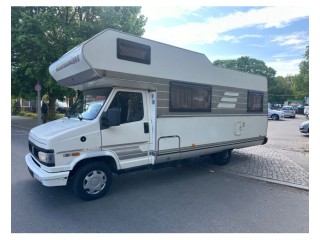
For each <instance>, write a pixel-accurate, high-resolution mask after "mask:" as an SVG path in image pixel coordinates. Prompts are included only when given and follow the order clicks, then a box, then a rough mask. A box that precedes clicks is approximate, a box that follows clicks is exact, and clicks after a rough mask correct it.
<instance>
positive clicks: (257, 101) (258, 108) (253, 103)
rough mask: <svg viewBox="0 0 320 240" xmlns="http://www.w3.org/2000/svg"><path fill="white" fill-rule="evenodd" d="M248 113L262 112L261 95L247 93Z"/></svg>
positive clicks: (258, 93)
mask: <svg viewBox="0 0 320 240" xmlns="http://www.w3.org/2000/svg"><path fill="white" fill-rule="evenodd" d="M247 111H248V112H262V111H263V93H262V92H253V91H248V104H247Z"/></svg>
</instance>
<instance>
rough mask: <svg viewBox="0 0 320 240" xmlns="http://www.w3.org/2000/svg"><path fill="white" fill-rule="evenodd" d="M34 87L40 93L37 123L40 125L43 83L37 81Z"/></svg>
mask: <svg viewBox="0 0 320 240" xmlns="http://www.w3.org/2000/svg"><path fill="white" fill-rule="evenodd" d="M34 89H35V90H36V91H37V93H38V97H37V106H38V107H37V116H38V117H37V123H38V125H40V124H41V99H40V98H41V85H40V83H39V82H37V84H36V85H35V86H34Z"/></svg>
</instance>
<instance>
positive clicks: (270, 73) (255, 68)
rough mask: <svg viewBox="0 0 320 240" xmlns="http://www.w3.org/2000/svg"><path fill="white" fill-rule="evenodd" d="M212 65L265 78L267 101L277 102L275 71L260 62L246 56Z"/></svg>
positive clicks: (217, 61)
mask: <svg viewBox="0 0 320 240" xmlns="http://www.w3.org/2000/svg"><path fill="white" fill-rule="evenodd" d="M213 65H215V66H220V67H224V68H229V69H235V70H240V71H244V72H247V73H253V74H258V75H261V76H265V77H266V78H267V80H268V100H269V101H270V102H277V101H278V99H277V84H276V77H275V76H276V70H274V69H273V68H271V67H268V66H267V65H266V64H265V63H264V62H263V61H262V60H257V59H254V58H250V57H247V56H246V57H240V58H237V59H236V60H216V61H214V62H213Z"/></svg>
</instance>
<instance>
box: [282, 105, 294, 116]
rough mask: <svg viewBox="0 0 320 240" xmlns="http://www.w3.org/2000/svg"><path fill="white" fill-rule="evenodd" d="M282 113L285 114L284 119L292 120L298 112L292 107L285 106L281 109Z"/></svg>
mask: <svg viewBox="0 0 320 240" xmlns="http://www.w3.org/2000/svg"><path fill="white" fill-rule="evenodd" d="M281 111H283V112H284V117H292V118H295V117H296V112H295V110H294V108H293V107H292V106H283V107H282V108H281Z"/></svg>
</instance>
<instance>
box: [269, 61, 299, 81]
mask: <svg viewBox="0 0 320 240" xmlns="http://www.w3.org/2000/svg"><path fill="white" fill-rule="evenodd" d="M300 63H301V58H299V59H292V60H276V61H272V62H266V65H267V66H268V67H272V68H273V69H275V70H276V71H277V74H276V75H277V76H283V77H285V76H287V75H294V74H298V73H299V64H300Z"/></svg>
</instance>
